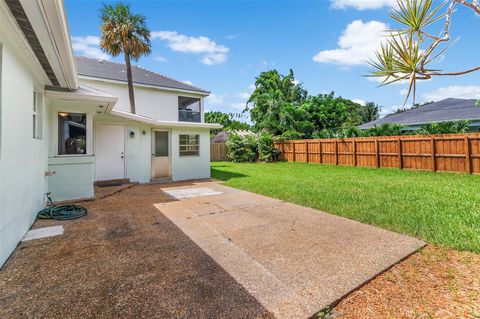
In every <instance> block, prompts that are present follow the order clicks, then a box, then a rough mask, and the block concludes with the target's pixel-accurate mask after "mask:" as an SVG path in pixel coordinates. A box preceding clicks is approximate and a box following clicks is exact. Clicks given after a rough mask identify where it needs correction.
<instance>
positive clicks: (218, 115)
mask: <svg viewBox="0 0 480 319" xmlns="http://www.w3.org/2000/svg"><path fill="white" fill-rule="evenodd" d="M240 117H241V115H239V114H234V113H228V114H227V113H223V112H220V111H210V112H206V113H205V122H206V123H217V124H222V125H223V130H225V131H239V130H249V129H250V125H249V124H248V123H245V122H241V121H239V120H237V118H240Z"/></svg>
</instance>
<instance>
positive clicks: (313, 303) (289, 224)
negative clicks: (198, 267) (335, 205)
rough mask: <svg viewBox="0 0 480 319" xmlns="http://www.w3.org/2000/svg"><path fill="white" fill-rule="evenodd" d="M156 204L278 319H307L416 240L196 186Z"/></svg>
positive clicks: (245, 195)
mask: <svg viewBox="0 0 480 319" xmlns="http://www.w3.org/2000/svg"><path fill="white" fill-rule="evenodd" d="M164 191H165V192H167V193H168V194H170V195H171V196H174V197H176V198H177V199H179V200H178V201H173V202H168V203H160V204H157V205H155V206H156V207H157V209H158V210H159V211H161V212H162V213H163V214H164V215H165V216H166V217H167V218H169V219H170V220H171V221H172V222H173V223H175V225H177V227H179V228H180V229H181V230H182V231H183V232H184V233H185V234H186V235H187V236H188V237H189V238H190V239H191V240H192V241H193V242H195V243H196V244H197V245H198V246H199V247H200V248H201V249H202V250H203V251H204V252H205V253H207V254H208V255H209V256H210V257H211V258H212V259H213V260H214V261H215V262H216V263H218V264H219V265H220V266H221V267H222V268H223V269H224V270H225V271H226V272H227V273H228V274H229V275H230V276H232V277H233V278H234V279H235V280H236V281H237V282H238V283H240V284H241V285H242V286H243V287H244V288H245V289H246V290H247V291H248V292H249V293H250V294H251V295H252V296H253V297H255V298H256V299H257V300H258V301H259V302H260V304H261V305H262V306H263V307H265V309H267V310H268V312H270V313H272V314H273V315H274V316H275V317H276V318H291V319H293V318H307V317H310V316H313V315H315V314H316V313H317V312H318V311H319V310H321V309H322V308H324V307H326V306H328V305H330V304H332V303H334V302H335V301H337V300H339V299H340V298H342V297H343V296H345V295H346V294H348V293H349V292H351V291H352V290H354V289H356V288H357V287H359V286H360V285H362V284H363V283H365V282H366V281H368V280H369V279H371V278H372V277H374V276H375V275H377V274H379V273H381V272H382V271H384V270H385V269H387V268H389V267H390V266H391V265H393V264H394V263H396V262H398V261H400V260H401V259H403V258H404V257H406V256H408V255H410V254H411V253H413V252H415V251H416V250H417V249H418V248H420V247H422V246H423V245H424V243H423V242H422V241H420V240H417V239H414V238H411V237H408V236H404V235H400V234H396V233H393V232H390V231H386V230H383V229H380V228H376V227H372V226H368V225H364V224H361V223H358V222H355V221H352V220H349V219H345V218H341V217H337V216H334V215H330V214H325V213H322V212H319V211H316V210H313V209H309V208H305V207H302V206H298V205H294V204H291V203H287V202H284V201H280V200H276V199H272V198H269V197H265V196H261V195H256V194H253V193H249V192H245V191H241V190H236V189H232V188H229V187H226V186H223V185H220V184H218V183H213V182H211V183H201V184H197V185H189V186H185V187H177V188H175V187H174V188H169V189H164Z"/></svg>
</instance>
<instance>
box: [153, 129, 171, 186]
mask: <svg viewBox="0 0 480 319" xmlns="http://www.w3.org/2000/svg"><path fill="white" fill-rule="evenodd" d="M152 178H153V179H155V178H170V134H169V133H168V131H157V130H154V131H153V134H152Z"/></svg>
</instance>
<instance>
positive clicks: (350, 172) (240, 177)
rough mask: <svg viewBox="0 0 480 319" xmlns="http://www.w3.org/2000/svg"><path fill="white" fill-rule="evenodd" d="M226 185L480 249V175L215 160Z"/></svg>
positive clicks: (217, 174)
mask: <svg viewBox="0 0 480 319" xmlns="http://www.w3.org/2000/svg"><path fill="white" fill-rule="evenodd" d="M211 170H212V177H214V178H216V179H219V180H223V181H225V183H226V185H228V186H231V187H235V188H239V189H243V190H248V191H251V192H254V193H259V194H263V195H267V196H271V197H274V198H278V199H282V200H286V201H289V202H293V203H297V204H300V205H303V206H308V207H312V208H316V209H319V210H322V211H325V212H329V213H332V214H335V215H339V216H344V217H347V218H350V219H354V220H357V221H360V222H362V223H367V224H371V225H376V226H379V227H383V228H386V229H390V230H393V231H396V232H400V233H403V234H408V235H411V236H415V237H418V238H421V239H423V240H425V241H427V242H430V243H434V244H437V245H442V246H446V247H451V248H455V249H457V250H467V251H473V252H476V253H480V176H472V175H467V174H454V173H431V172H422V171H407V170H395V169H372V168H360V167H348V166H329V165H318V164H306V163H287V162H279V163H255V164H252V163H229V162H214V163H212V167H211Z"/></svg>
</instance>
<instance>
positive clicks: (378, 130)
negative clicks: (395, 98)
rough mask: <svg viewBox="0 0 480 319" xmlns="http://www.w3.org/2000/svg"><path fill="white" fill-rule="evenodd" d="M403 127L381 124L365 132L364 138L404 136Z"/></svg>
mask: <svg viewBox="0 0 480 319" xmlns="http://www.w3.org/2000/svg"><path fill="white" fill-rule="evenodd" d="M404 129H405V126H403V125H401V124H393V123H383V124H381V125H378V126H374V127H372V128H370V129H367V130H365V133H364V136H398V135H404V134H405V133H404Z"/></svg>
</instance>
